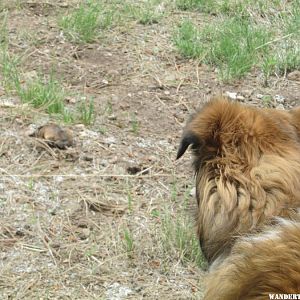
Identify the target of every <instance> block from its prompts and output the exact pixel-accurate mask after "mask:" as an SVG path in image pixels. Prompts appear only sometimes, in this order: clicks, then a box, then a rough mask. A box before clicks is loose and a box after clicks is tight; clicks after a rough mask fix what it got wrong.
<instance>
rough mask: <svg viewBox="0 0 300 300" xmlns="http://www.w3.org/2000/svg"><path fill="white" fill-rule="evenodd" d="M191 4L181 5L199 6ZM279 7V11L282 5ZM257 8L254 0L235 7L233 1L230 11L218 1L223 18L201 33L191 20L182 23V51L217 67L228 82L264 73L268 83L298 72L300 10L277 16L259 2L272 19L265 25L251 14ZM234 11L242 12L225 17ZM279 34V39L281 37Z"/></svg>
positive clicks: (179, 41) (177, 37)
mask: <svg viewBox="0 0 300 300" xmlns="http://www.w3.org/2000/svg"><path fill="white" fill-rule="evenodd" d="M192 2H193V3H194V4H193V5H192V4H191V3H190V2H189V1H182V3H185V4H186V5H187V7H186V9H187V8H191V7H193V6H194V5H196V2H197V1H192ZM197 3H198V2H197ZM200 3H202V2H201V1H200V2H199V3H198V4H197V5H200ZM276 3H277V6H278V5H279V2H278V1H276ZM221 4H222V5H221ZM252 4H254V3H252V1H248V2H247V3H246V2H244V3H242V2H238V3H235V6H233V3H231V2H228V3H227V4H226V8H225V2H219V3H217V6H218V8H216V9H215V13H216V14H218V17H217V18H216V19H215V20H214V22H213V24H209V25H206V26H204V28H201V29H200V28H198V27H197V26H196V25H195V24H194V23H193V22H192V21H190V20H186V21H184V22H182V24H181V25H180V27H179V29H178V32H177V33H176V35H175V38H174V43H175V45H176V47H177V48H178V50H179V52H180V53H181V54H182V55H183V56H186V57H191V58H195V59H199V60H200V61H202V62H205V63H207V64H209V65H211V66H213V67H216V68H217V69H218V72H219V76H220V78H221V79H222V80H225V81H230V80H232V79H235V78H241V77H243V76H244V75H246V74H247V73H249V72H250V71H251V70H253V68H257V69H261V71H262V73H263V75H264V84H267V81H268V78H269V77H270V76H271V75H273V74H274V73H277V74H283V73H285V72H287V71H290V70H292V69H297V68H299V67H300V61H299V57H300V56H299V53H300V52H299V51H300V50H299V47H300V46H299V43H298V42H297V38H296V36H299V32H300V31H299V24H298V23H297V20H298V19H299V17H300V14H299V9H295V7H292V8H290V9H286V10H284V11H283V12H281V13H280V15H279V16H276V17H275V16H273V14H272V11H270V7H269V6H268V5H266V2H264V3H259V4H257V3H256V5H259V10H260V12H261V15H262V16H264V17H265V18H266V20H267V21H266V22H264V25H263V26H262V25H261V23H262V22H260V21H258V20H259V19H261V18H262V17H261V16H259V15H257V14H254V12H253V13H252V10H251V9H252V8H251V5H252ZM206 5H207V3H206ZM235 9H237V12H238V13H237V14H236V15H235V17H230V18H228V17H227V16H226V14H231V12H233V11H235ZM250 10H251V13H249V11H250ZM292 24H293V25H292ZM297 24H298V25H297ZM278 33H279V34H280V37H279V38H278V37H276V36H278Z"/></svg>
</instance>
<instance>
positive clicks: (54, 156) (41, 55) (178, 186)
mask: <svg viewBox="0 0 300 300" xmlns="http://www.w3.org/2000/svg"><path fill="white" fill-rule="evenodd" d="M53 2H54V3H53V4H52V2H51V3H50V2H49V3H48V2H45V3H44V4H43V5H42V4H38V3H34V2H28V1H26V2H24V3H23V5H21V7H19V8H16V9H11V10H10V11H9V19H8V24H9V35H10V49H11V51H12V52H13V53H15V54H18V55H22V57H23V66H24V68H25V70H26V72H31V71H37V72H41V73H42V74H50V73H51V71H52V70H54V71H55V74H57V76H58V78H59V79H60V81H61V83H62V85H63V86H64V87H65V88H66V89H68V90H69V91H70V92H71V93H82V94H85V95H87V96H92V97H93V99H94V102H95V111H96V113H97V117H96V121H95V123H94V124H93V125H91V126H84V125H82V124H74V125H66V127H68V128H69V129H70V130H71V131H72V132H73V135H74V140H75V146H74V147H71V148H69V149H67V150H59V149H55V148H49V147H47V146H45V145H43V144H41V143H40V142H39V141H37V140H35V139H34V138H30V137H29V133H30V132H31V130H32V128H36V127H38V126H39V125H43V124H45V123H46V122H48V121H49V119H50V117H49V116H48V115H47V114H45V113H43V112H42V111H40V110H34V109H32V108H31V107H29V106H26V105H22V104H21V103H20V102H19V99H17V98H15V97H14V96H12V95H8V94H7V93H6V92H5V91H4V88H3V87H0V95H1V97H0V128H1V132H0V174H1V177H0V212H1V220H0V298H1V299H168V298H172V299H201V295H202V293H203V275H204V271H203V270H201V268H200V267H199V266H196V265H195V263H193V262H185V263H182V262H181V260H180V257H178V252H176V249H174V251H173V250H172V249H171V250H170V249H169V250H168V251H169V252H168V251H167V250H166V249H165V243H166V241H165V238H166V236H165V232H164V229H163V218H164V216H165V215H168V216H170V218H171V219H172V220H173V221H174V222H175V221H176V220H177V219H178V220H179V221H180V218H181V217H182V216H183V215H184V216H187V217H188V218H190V220H191V221H192V222H193V220H194V214H193V212H194V211H195V199H194V197H193V196H191V195H190V192H189V191H190V189H191V188H192V187H193V175H192V171H191V165H190V157H189V156H188V155H187V156H186V157H185V158H184V159H182V160H181V161H179V162H176V161H175V157H176V150H177V146H178V143H179V139H180V136H181V132H182V127H183V125H184V123H185V120H186V119H187V118H188V116H189V115H190V114H191V113H193V112H194V111H195V109H197V108H198V107H200V106H201V105H202V103H203V102H205V101H207V100H208V99H209V98H210V97H211V95H214V94H218V93H225V92H231V93H233V94H231V96H232V97H235V98H236V99H237V100H239V101H242V102H247V103H251V104H253V105H260V106H261V105H263V102H262V97H263V96H264V95H269V96H271V99H272V101H271V102H270V103H269V105H270V106H274V107H278V105H282V106H283V107H291V106H295V105H297V104H299V92H300V87H299V82H297V81H294V80H288V79H283V78H272V79H271V80H270V84H269V87H262V79H261V78H259V75H257V74H255V73H253V74H252V75H249V76H248V77H247V78H246V79H244V80H240V81H236V82H234V83H232V84H222V83H220V82H219V81H218V80H217V75H216V73H215V72H214V70H211V69H209V68H208V67H207V66H204V65H201V64H198V63H197V62H195V61H189V60H183V59H182V58H180V57H179V56H178V55H177V53H176V52H175V51H174V49H173V48H172V45H171V37H170V35H171V33H172V28H173V27H172V26H173V25H172V24H174V23H173V22H171V21H168V20H163V21H162V22H161V23H159V24H153V25H149V26H142V25H138V24H137V25H136V26H134V27H133V28H130V30H128V31H124V32H122V31H119V30H116V31H111V32H110V33H109V34H108V37H106V38H105V39H104V40H103V41H101V42H99V43H93V44H91V45H76V44H72V43H70V42H69V41H67V40H66V37H65V36H64V35H63V34H62V32H61V31H60V30H59V28H58V26H57V23H56V17H57V15H58V14H60V13H63V12H64V10H65V9H67V8H68V7H69V6H71V5H73V3H71V1H70V2H69V3H68V1H64V2H63V4H62V3H60V2H61V1H53ZM168 18H172V16H169V17H168ZM177 18H179V16H177ZM25 28H26V30H25ZM278 96H280V97H278ZM68 105H69V106H70V107H72V105H76V103H72V102H71V103H69V104H68ZM186 203H187V204H186ZM179 216H180V217H179ZM131 242H132V244H131Z"/></svg>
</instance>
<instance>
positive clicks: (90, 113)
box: [79, 99, 95, 125]
mask: <svg viewBox="0 0 300 300" xmlns="http://www.w3.org/2000/svg"><path fill="white" fill-rule="evenodd" d="M79 120H80V121H81V122H82V123H83V124H85V125H91V124H92V123H93V122H94V121H95V105H94V101H93V100H92V99H90V100H88V101H85V102H83V103H81V105H80V106H79Z"/></svg>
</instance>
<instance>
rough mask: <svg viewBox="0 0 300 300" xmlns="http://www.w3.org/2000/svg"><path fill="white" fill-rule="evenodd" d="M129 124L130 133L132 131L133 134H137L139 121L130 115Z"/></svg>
mask: <svg viewBox="0 0 300 300" xmlns="http://www.w3.org/2000/svg"><path fill="white" fill-rule="evenodd" d="M130 124H131V131H132V132H133V133H134V134H138V133H139V131H140V123H139V121H138V120H137V118H136V115H135V114H132V115H131V120H130Z"/></svg>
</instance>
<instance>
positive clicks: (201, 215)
mask: <svg viewBox="0 0 300 300" xmlns="http://www.w3.org/2000/svg"><path fill="white" fill-rule="evenodd" d="M189 145H191V146H192V150H193V153H194V167H195V172H196V192H197V193H196V196H197V202H198V212H197V226H198V236H199V240H200V245H201V248H202V251H203V253H204V255H205V257H206V258H207V260H208V262H209V263H212V262H214V261H215V264H214V266H215V267H216V266H217V265H218V263H221V262H222V261H223V259H224V258H225V257H227V256H228V254H229V253H230V252H231V248H232V246H233V244H234V242H235V240H236V238H237V237H240V236H243V235H245V234H248V233H252V232H257V231H261V230H262V229H263V226H264V225H265V224H272V222H274V216H281V217H286V218H292V217H293V216H295V214H296V213H295V212H296V210H297V208H298V207H299V206H300V109H295V110H291V111H289V112H286V111H278V110H273V109H257V108H254V107H249V106H245V105H241V104H239V103H234V102H231V101H229V100H227V99H225V98H222V97H219V98H215V99H213V100H212V101H211V102H209V103H208V104H206V105H205V106H204V108H203V109H202V110H200V111H199V112H198V113H196V114H195V115H194V116H193V117H192V119H191V120H190V121H189V122H188V124H187V126H186V128H185V130H184V133H183V137H182V140H181V144H180V147H179V150H178V154H177V158H180V157H181V156H182V155H183V154H184V153H185V151H186V149H187V148H188V146H189ZM297 226H298V225H297ZM297 226H295V227H296V228H298V229H299V226H298V227H297ZM297 234H298V236H297V239H298V242H300V236H299V232H298V233H297V232H296V235H297ZM248 245H250V244H249V243H248V244H247V243H246V244H245V243H243V242H238V243H237V244H236V246H235V248H234V250H233V254H232V255H233V256H232V257H234V256H237V255H238V253H239V252H240V251H242V252H243V254H245V257H244V258H243V259H244V261H243V262H242V261H241V264H246V265H244V268H245V269H244V272H245V274H246V275H247V272H248V271H247V268H248V267H249V268H250V269H251V268H252V267H253V268H254V267H255V264H254V260H253V265H252V262H251V260H250V261H249V262H248V261H247V260H248V258H247V251H249V252H250V253H252V251H253V249H251V248H250V246H249V247H248ZM255 245H256V244H254V246H253V247H255ZM263 247H268V245H267V244H265V245H264V246H263ZM265 250H266V248H265ZM297 250H299V248H298V249H297ZM255 253H256V252H254V251H253V255H254V257H255ZM270 254H274V260H275V261H277V259H279V258H280V256H279V252H278V253H275V249H274V253H272V252H271V251H270ZM290 256H291V257H293V256H292V255H290ZM230 259H231V258H228V259H227V261H226V264H227V266H228V268H230V264H231V263H232V261H231V260H230ZM261 259H262V260H264V258H263V257H262V258H261ZM216 260H217V261H216ZM294 262H295V260H294ZM224 263H225V262H224ZM224 263H223V264H222V266H220V268H221V269H220V270H221V271H219V276H222V272H223V273H224V269H222V267H224ZM247 263H249V266H248V265H247ZM266 263H267V262H266ZM235 267H236V269H235V270H233V267H231V268H232V270H233V271H232V272H233V273H234V274H235V275H236V274H237V273H236V272H242V271H241V269H239V268H238V267H237V266H235ZM262 267H263V266H262ZM276 267H277V269H276ZM276 267H275V269H276V270H280V269H279V266H278V264H277V266H276ZM226 268H227V267H226ZM226 268H225V269H226ZM225 271H226V270H225ZM298 271H300V270H299V269H298ZM223 275H224V274H223ZM246 275H245V276H246ZM237 276H239V274H237ZM225 277H226V276H225ZM216 278H220V277H216ZM249 279H250V277H247V280H249ZM218 280H219V279H216V280H215V281H214V283H215V284H217V282H219V281H218ZM274 280H275V279H274ZM253 282H254V281H252V283H253ZM234 295H237V298H234V297H232V298H230V297H231V296H228V298H223V296H222V298H220V299H243V298H239V296H238V294H234ZM207 299H215V298H209V297H208V298H207ZM245 299H252V298H245ZM255 299H259V298H255Z"/></svg>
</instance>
